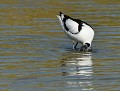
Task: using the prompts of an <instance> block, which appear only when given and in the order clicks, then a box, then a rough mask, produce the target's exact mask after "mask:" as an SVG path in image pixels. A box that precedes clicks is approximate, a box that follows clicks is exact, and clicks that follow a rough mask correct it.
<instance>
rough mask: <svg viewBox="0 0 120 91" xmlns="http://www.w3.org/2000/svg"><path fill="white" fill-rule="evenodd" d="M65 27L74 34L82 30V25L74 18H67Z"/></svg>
mask: <svg viewBox="0 0 120 91" xmlns="http://www.w3.org/2000/svg"><path fill="white" fill-rule="evenodd" d="M64 26H65V29H66V30H67V31H69V32H70V33H72V34H77V33H79V32H80V27H81V26H80V25H79V23H78V22H76V21H74V20H72V19H67V20H66V21H65V22H64Z"/></svg>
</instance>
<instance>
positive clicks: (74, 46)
mask: <svg viewBox="0 0 120 91" xmlns="http://www.w3.org/2000/svg"><path fill="white" fill-rule="evenodd" d="M77 45H78V42H77V43H76V44H75V41H73V49H77V48H76V47H77Z"/></svg>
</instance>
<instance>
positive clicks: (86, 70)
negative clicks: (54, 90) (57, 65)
mask: <svg viewBox="0 0 120 91" xmlns="http://www.w3.org/2000/svg"><path fill="white" fill-rule="evenodd" d="M92 65H93V63H92V54H91V53H84V54H80V53H72V54H66V55H65V56H64V58H63V59H62V61H61V66H62V76H63V77H64V78H65V81H66V82H65V83H66V84H65V85H67V86H68V87H74V88H75V89H81V90H89V91H90V90H91V91H92V90H93V86H92V76H93V67H92ZM75 89H74V90H75Z"/></svg>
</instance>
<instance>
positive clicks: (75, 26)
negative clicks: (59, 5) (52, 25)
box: [57, 12, 94, 48]
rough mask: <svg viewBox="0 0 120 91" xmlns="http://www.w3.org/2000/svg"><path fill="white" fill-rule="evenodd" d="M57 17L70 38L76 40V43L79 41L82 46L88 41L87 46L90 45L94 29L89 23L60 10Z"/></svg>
mask: <svg viewBox="0 0 120 91" xmlns="http://www.w3.org/2000/svg"><path fill="white" fill-rule="evenodd" d="M57 17H58V18H59V21H60V23H61V25H62V28H63V30H64V32H65V33H66V35H67V36H68V37H69V38H70V39H71V40H73V41H74V42H77V44H78V43H81V44H82V45H83V46H84V45H86V43H88V44H89V45H90V46H88V47H89V48H90V47H91V43H92V40H93V38H94V31H93V29H92V27H91V26H90V25H89V24H87V23H86V22H84V21H81V20H78V19H73V18H71V17H69V16H67V15H64V14H63V13H61V12H60V15H57ZM76 46H77V45H76ZM76 46H74V47H76Z"/></svg>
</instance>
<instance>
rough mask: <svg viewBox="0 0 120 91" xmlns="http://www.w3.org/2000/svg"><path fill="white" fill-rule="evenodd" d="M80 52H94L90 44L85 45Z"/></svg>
mask: <svg viewBox="0 0 120 91" xmlns="http://www.w3.org/2000/svg"><path fill="white" fill-rule="evenodd" d="M80 51H83V52H90V51H92V48H91V45H90V43H85V44H84V45H83V46H82V47H81V49H80Z"/></svg>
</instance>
